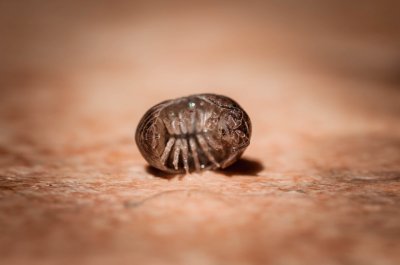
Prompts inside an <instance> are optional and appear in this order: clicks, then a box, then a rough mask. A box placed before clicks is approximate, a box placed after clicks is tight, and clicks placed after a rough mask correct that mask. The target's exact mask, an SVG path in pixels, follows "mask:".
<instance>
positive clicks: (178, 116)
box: [135, 94, 251, 173]
mask: <svg viewBox="0 0 400 265" xmlns="http://www.w3.org/2000/svg"><path fill="white" fill-rule="evenodd" d="M250 137H251V122H250V118H249V117H248V115H247V114H246V112H245V111H244V110H243V109H242V108H241V107H240V106H239V105H238V104H237V103H236V102H235V101H233V100H232V99H230V98H228V97H225V96H219V95H215V94H199V95H192V96H188V97H183V98H179V99H174V100H168V101H164V102H162V103H160V104H158V105H156V106H154V107H152V108H151V109H150V110H149V111H148V112H147V113H146V114H145V115H144V116H143V118H142V119H141V121H140V122H139V125H138V127H137V129H136V136H135V139H136V144H137V146H138V147H139V150H140V152H141V153H142V155H143V157H144V158H145V159H146V160H147V161H148V162H149V164H150V165H151V166H153V167H156V168H158V169H160V170H162V171H166V172H170V173H183V172H186V173H190V172H193V171H200V170H203V169H216V168H225V167H227V166H229V165H230V164H232V163H234V162H235V161H236V160H237V159H239V157H240V156H241V154H242V153H243V151H244V150H245V149H246V147H247V146H248V145H249V144H250Z"/></svg>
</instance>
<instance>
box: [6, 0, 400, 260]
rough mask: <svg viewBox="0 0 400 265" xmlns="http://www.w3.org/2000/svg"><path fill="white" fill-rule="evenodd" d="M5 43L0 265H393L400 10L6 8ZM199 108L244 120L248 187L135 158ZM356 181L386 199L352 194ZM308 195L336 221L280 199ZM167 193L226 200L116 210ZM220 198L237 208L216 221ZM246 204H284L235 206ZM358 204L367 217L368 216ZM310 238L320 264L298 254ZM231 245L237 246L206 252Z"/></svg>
mask: <svg viewBox="0 0 400 265" xmlns="http://www.w3.org/2000/svg"><path fill="white" fill-rule="evenodd" d="M0 36H1V37H0V38H1V39H0V181H1V185H0V187H1V193H0V195H1V198H2V200H1V201H0V209H2V210H1V213H0V231H1V230H2V232H0V249H1V250H0V252H1V253H2V256H3V257H4V259H5V261H6V262H8V263H3V264H9V263H18V262H20V263H22V264H25V263H26V262H27V261H29V263H30V264H32V263H35V262H38V264H39V263H40V264H47V263H46V262H48V264H54V262H55V261H58V262H60V261H65V262H67V263H68V262H82V263H91V264H99V263H101V262H105V264H106V263H107V262H116V261H117V262H130V264H132V262H133V261H140V262H141V263H143V262H144V263H145V264H165V263H171V264H181V263H182V264H185V263H186V264H188V263H189V264H221V262H225V261H229V262H230V263H231V264H249V263H251V264H267V263H269V262H272V263H273V264H313V263H312V262H315V261H318V262H319V263H318V264H321V262H322V263H324V264H396V263H397V262H399V257H398V253H397V254H396V251H395V247H394V246H395V245H396V244H398V243H399V233H398V231H399V230H398V228H399V225H398V223H400V222H399V221H400V215H399V201H400V200H399V195H398V194H399V193H398V191H399V182H398V179H399V170H400V157H399V156H400V155H399V153H400V4H399V2H398V1H391V0H383V1H362V2H360V1H333V0H332V1H331V0H326V1H311V0H300V1H291V0H285V1H273V0H272V1H254V2H253V1H103V0H99V1H92V0H89V1H47V0H44V1H28V0H27V1H11V0H10V1H6V0H0ZM202 92H211V93H217V94H224V95H226V96H229V97H232V98H233V99H235V100H237V101H238V102H239V103H240V104H241V105H242V107H243V108H244V109H246V111H247V112H248V113H249V115H250V117H251V118H252V121H253V126H254V128H253V129H254V134H253V139H252V141H253V144H252V145H251V146H250V147H249V148H248V150H247V152H246V159H248V160H250V161H252V162H251V163H247V164H248V165H247V167H250V168H246V169H245V170H244V171H243V168H240V167H239V168H236V169H234V170H233V172H231V174H232V175H238V174H241V175H243V176H242V178H239V179H235V178H230V179H228V180H227V179H226V176H223V175H221V174H220V173H206V174H205V175H203V176H200V177H199V176H197V177H196V176H194V177H193V176H189V177H186V178H185V179H183V180H181V181H178V180H172V182H171V181H166V180H164V179H160V178H156V177H155V176H153V175H152V174H151V172H149V170H148V169H147V170H146V166H145V162H144V160H143V159H142V158H141V156H140V154H139V152H138V150H137V149H136V147H135V145H134V141H133V135H134V131H135V128H136V125H137V123H138V121H139V119H140V118H141V116H142V115H143V114H144V112H145V111H146V110H147V109H148V108H150V107H151V106H153V105H154V104H156V103H158V102H160V101H162V100H165V99H170V98H175V97H181V96H185V95H190V94H194V93H202ZM244 166H245V167H246V165H244ZM251 167H256V169H254V168H253V169H252V168H251ZM251 175H256V176H251ZM338 179H339V180H338ZM354 179H356V180H357V181H364V180H366V179H367V180H368V181H371V180H374V181H376V182H377V183H380V184H379V185H380V186H379V188H377V187H371V186H368V187H367V186H365V187H364V186H363V187H364V188H363V189H361V190H359V191H354V190H352V189H355V188H356V187H357V186H359V185H360V183H359V182H357V181H355V182H352V181H351V180H354ZM344 180H345V181H344ZM299 181H300V182H302V181H305V184H304V185H303V186H304V187H303V188H302V189H305V190H303V192H305V193H308V192H310V194H311V193H312V194H314V193H313V192H316V191H320V192H321V193H322V194H324V193H325V194H326V193H329V194H330V196H332V197H329V200H332V204H331V205H329V207H332V208H329V207H328V205H320V204H318V201H319V199H320V197H318V196H320V193H318V194H317V193H315V194H314V195H315V196H317V197H311V198H310V197H309V198H307V199H305V198H302V199H299V198H297V197H296V199H297V201H296V202H295V203H294V202H293V201H292V200H291V198H292V197H291V196H293V194H292V195H290V194H289V195H287V194H286V193H285V194H284V195H282V194H280V193H279V192H280V191H282V190H291V191H293V190H298V189H300V188H299V185H300V184H299ZM343 181H344V182H345V184H346V185H348V186H343V187H342V186H340V187H342V188H343V189H342V190H340V189H338V190H336V191H335V188H332V189H333V190H332V189H331V188H329V187H336V186H335V185H345V184H343ZM382 181H383V182H382ZM385 181H386V182H385ZM337 182H339V184H338V183H337ZM267 183H274V185H272V186H268V185H270V184H267ZM307 183H308V184H307ZM310 183H314V184H313V185H316V186H312V187H309V185H310ZM368 183H371V182H368ZM248 185H250V186H251V187H249V186H248ZM266 185H267V186H266ZM224 186H226V187H225V188H222V187H224ZM306 186H307V187H308V188H305V187H306ZM171 189H182V190H186V191H188V190H189V191H190V190H193V189H195V190H198V189H200V190H202V191H204V190H206V191H207V192H214V193H215V194H214V193H212V194H211V195H210V194H208V193H207V194H208V195H207V194H206V193H204V194H203V193H201V195H199V194H198V193H196V194H197V195H196V196H197V197H196V196H194V197H195V198H197V199H194V202H192V204H188V205H186V204H184V205H183V206H182V205H176V201H177V200H178V201H181V200H187V197H185V196H186V195H172V196H170V197H168V198H164V197H163V200H162V202H159V203H158V204H157V203H156V204H155V205H150V206H149V207H148V208H146V210H143V209H142V210H141V212H139V213H138V212H132V211H129V212H128V213H127V212H126V211H125V210H124V209H125V208H124V207H125V206H121V205H126V204H124V203H126V202H127V201H130V200H133V199H138V200H143V199H145V198H148V196H153V195H154V194H156V193H157V192H167V191H169V190H171ZM376 189H378V190H379V189H380V190H379V191H380V193H379V191H377V190H376ZM396 189H397V190H396ZM349 190H351V191H352V194H353V195H351V196H350V195H349V194H348V193H346V192H347V191H349ZM222 191H224V192H225V193H226V194H225V197H226V196H228V199H229V200H234V201H235V204H237V205H238V206H237V207H233V208H229V207H228V208H226V206H224V204H222V206H221V205H220V204H219V203H217V204H215V203H216V201H215V197H218V198H219V196H220V195H219V194H221V192H222ZM250 191H252V192H254V193H255V194H260V193H263V192H270V193H269V194H272V195H273V196H272V197H267V198H266V197H262V198H258V197H257V198H256V197H254V199H251V200H252V201H253V205H252V206H249V205H247V204H245V203H244V202H243V203H242V199H238V200H239V201H236V200H237V198H239V197H240V196H239V195H240V194H242V195H243V193H246V194H247V193H248V192H250ZM335 192H338V193H335ZM342 192H344V193H342ZM368 192H371V194H372V195H371V196H372V197H369V193H368ZM227 194H228V195H227ZM263 194H264V193H263ZM354 194H358V195H359V197H357V196H358V195H354ZM176 196H177V197H176ZM182 196H183V197H182ZM287 196H289V197H287ZM346 196H347V197H346ZM349 196H350V197H349ZM352 196H356V198H358V199H359V200H358V199H354V198H355V197H352ZM240 198H241V197H240ZM339 198H344V199H339ZM370 198H375V199H374V200H373V202H372V204H371V205H370V204H368V203H370V202H371V200H370ZM225 199H226V198H225ZM314 199H315V200H314ZM218 200H219V199H218ZM218 200H217V201H218ZM396 201H397V202H396ZM273 203H278V204H273ZM314 203H315V204H314ZM352 203H354V204H352ZM128 204H129V203H128ZM364 204H367V205H369V206H368V207H370V208H368V209H369V210H368V209H367V210H366V211H371V212H368V213H364V212H363V213H360V212H358V210H357V209H360V207H362V206H363V205H364ZM271 205H272V206H271ZM274 205H275V206H274ZM345 205H347V206H345ZM178 206H181V208H180V207H178ZM121 207H122V208H121ZM271 207H272V208H271ZM275 207H276V208H275ZM285 207H286V208H285ZM302 207H303V209H305V210H304V212H296V211H294V212H292V213H291V214H289V213H281V214H283V215H285V216H286V215H288V216H286V217H287V218H286V219H285V220H292V221H293V220H297V221H299V222H297V221H293V222H294V223H293V226H294V227H297V230H296V229H294V228H292V226H285V225H284V224H282V223H281V220H280V219H279V218H278V217H277V216H276V217H275V218H276V219H273V217H272V220H273V221H269V220H270V219H268V218H267V217H271V212H274V211H275V210H280V209H288V211H289V212H291V211H293V210H294V209H298V208H302ZM341 207H342V208H341ZM165 209H168V211H167V212H164V211H165ZM327 209H329V210H327ZM331 209H342V210H338V212H337V213H336V215H335V214H333V213H332V212H331V211H330V210H331ZM382 209H383V210H384V211H383V212H380V210H382ZM163 210H164V211H163ZM157 211H161V212H162V213H161V214H160V216H157V215H156V214H155V215H153V214H154V213H156V212H157ZM243 211H244V212H246V211H250V212H251V213H252V214H255V213H260V212H261V213H262V212H264V213H266V214H268V216H266V217H265V219H264V218H263V217H254V216H253V215H251V214H250V215H249V216H250V217H248V218H247V219H246V218H245V219H241V218H240V217H241V216H243V215H242V213H243ZM313 213H316V214H317V215H316V216H314V215H313ZM220 214H225V215H220ZM332 214H333V215H332ZM199 215H201V216H203V217H204V218H203V217H199ZM176 216H180V217H181V218H182V221H181V222H182V223H176V222H175V221H174V220H175V217H176ZM215 216H218V217H215ZM257 216H258V215H257ZM306 216H307V217H308V218H309V222H305V223H302V220H304V218H305V217H306ZM350 217H351V218H350ZM159 218H166V220H167V222H166V223H165V224H164V226H160V227H159V225H161V224H160V223H159V222H160V219H159ZM196 218H200V219H196ZM201 218H203V219H201ZM213 218H217V219H216V220H215V219H213ZM257 218H258V219H257ZM346 218H349V219H346ZM168 220H169V221H168ZM210 220H213V221H214V225H216V227H214V228H213V229H214V230H207V228H204V227H207V226H208V225H209V221H210ZM232 220H238V221H237V222H235V221H232ZM331 220H340V221H338V223H331ZM383 220H386V221H385V222H386V223H385V224H383V223H384V222H383ZM288 222H289V221H288ZM186 225H188V226H190V227H192V228H193V227H195V228H196V231H197V232H192V230H190V228H189V227H186ZM313 227H319V228H317V230H316V231H314V230H312V229H313ZM355 227H357V229H355ZM374 227H375V230H374ZM186 228H187V230H185V229H186ZM204 229H205V230H204ZM347 229H348V230H347ZM189 231H190V232H189ZM238 231H240V234H238V233H239V232H238ZM260 231H264V233H265V234H264V233H261V232H260ZM305 231H306V232H305ZM326 231H328V232H326ZM343 231H347V232H346V233H345V232H343ZM342 232H343V233H342ZM192 233H195V234H194V235H193V234H192ZM260 233H261V234H260ZM326 233H328V234H326ZM188 235H192V236H188ZM217 235H218V236H217ZM232 236H233V237H234V239H232ZM307 236H310V237H307ZM242 237H244V238H242ZM305 237H307V238H308V239H306V241H307V242H308V244H309V246H310V248H304V249H302V250H298V249H297V247H296V246H294V245H290V244H288V242H289V241H290V242H304V240H305V239H304V238H305ZM223 238H227V239H228V241H230V242H233V243H231V244H226V243H223V244H222V245H218V244H217V243H214V244H217V245H211V246H210V245H209V242H210V241H212V242H219V240H220V241H221V243H222V241H224V240H223ZM327 238H328V239H327ZM331 239H332V240H333V241H330V240H331ZM171 241H173V242H175V241H176V242H175V243H170V242H171ZM133 242H135V243H133ZM140 242H141V243H140ZM224 242H225V241H224ZM257 242H258V243H257ZM327 242H328V243H329V244H325V245H324V243H327ZM349 242H351V245H349V244H350V243H349ZM165 244H166V245H168V246H165ZM224 244H225V245H224ZM155 249H157V250H159V251H160V253H159V255H153V254H154V252H155V251H157V250H155ZM283 249H285V251H283ZM231 252H235V253H236V254H235V256H234V257H231V256H230V255H229V253H231ZM283 252H285V253H286V256H285V257H284V255H283ZM0 260H1V258H0ZM346 262H347V263H346ZM26 264H27V263H26ZM120 264H122V263H120ZM397 264H398V263H397Z"/></svg>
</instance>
